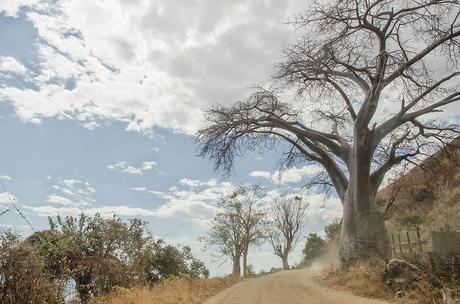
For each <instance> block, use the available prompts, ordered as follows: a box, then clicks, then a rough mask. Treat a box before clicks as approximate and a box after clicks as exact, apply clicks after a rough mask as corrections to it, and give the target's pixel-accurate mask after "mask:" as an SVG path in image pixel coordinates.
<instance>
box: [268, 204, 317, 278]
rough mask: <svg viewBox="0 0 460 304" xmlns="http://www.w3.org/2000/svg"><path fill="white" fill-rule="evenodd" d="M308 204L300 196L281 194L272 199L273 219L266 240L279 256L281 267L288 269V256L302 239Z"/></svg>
mask: <svg viewBox="0 0 460 304" xmlns="http://www.w3.org/2000/svg"><path fill="white" fill-rule="evenodd" d="M308 207H309V204H307V203H304V202H303V201H302V198H300V197H298V196H295V197H287V196H283V197H280V198H278V199H275V200H274V201H273V206H272V208H273V217H274V218H273V220H272V223H271V227H270V231H269V233H268V240H269V242H270V244H271V245H272V248H273V252H274V253H275V254H276V255H277V256H279V257H280V258H281V261H282V263H283V269H289V263H288V257H289V253H291V252H292V251H293V250H294V249H295V248H296V247H297V245H298V244H299V242H300V241H301V239H302V233H303V230H304V228H305V225H306V223H307V213H308Z"/></svg>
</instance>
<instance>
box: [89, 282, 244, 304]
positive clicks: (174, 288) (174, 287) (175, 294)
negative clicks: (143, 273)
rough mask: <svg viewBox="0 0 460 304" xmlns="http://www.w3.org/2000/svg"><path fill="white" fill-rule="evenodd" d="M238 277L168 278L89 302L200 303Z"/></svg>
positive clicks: (231, 283) (109, 303)
mask: <svg viewBox="0 0 460 304" xmlns="http://www.w3.org/2000/svg"><path fill="white" fill-rule="evenodd" d="M237 282H239V278H237V277H235V276H229V277H226V278H209V279H197V278H177V277H173V278H169V279H166V280H164V281H162V282H161V283H160V284H156V285H154V286H152V287H146V286H144V287H134V288H132V289H121V290H117V291H115V292H113V293H112V294H110V295H107V296H103V297H100V298H97V299H95V300H94V301H91V304H152V303H159V304H160V303H161V304H201V303H203V302H204V301H205V300H207V299H208V298H210V297H212V296H213V295H215V294H217V293H218V292H219V291H221V290H223V289H225V288H228V287H230V286H232V285H233V284H235V283H237Z"/></svg>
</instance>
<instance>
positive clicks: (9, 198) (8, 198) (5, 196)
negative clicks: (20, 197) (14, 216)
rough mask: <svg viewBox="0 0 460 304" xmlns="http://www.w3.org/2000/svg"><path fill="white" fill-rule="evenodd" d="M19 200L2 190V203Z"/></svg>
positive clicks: (0, 200)
mask: <svg viewBox="0 0 460 304" xmlns="http://www.w3.org/2000/svg"><path fill="white" fill-rule="evenodd" d="M12 202H13V203H15V202H17V198H16V196H14V195H13V194H11V193H9V192H0V205H9V204H11V203H12Z"/></svg>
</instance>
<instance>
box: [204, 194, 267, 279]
mask: <svg viewBox="0 0 460 304" xmlns="http://www.w3.org/2000/svg"><path fill="white" fill-rule="evenodd" d="M263 196H264V191H263V190H262V188H261V187H260V186H251V187H242V186H239V187H238V188H237V190H236V191H235V192H233V193H231V194H229V195H225V196H223V197H222V198H221V200H220V202H219V207H220V208H221V212H218V213H217V214H216V216H215V217H214V219H213V220H212V222H211V230H210V231H209V232H208V233H207V235H206V236H204V237H203V238H201V240H202V241H203V242H205V243H206V244H207V245H210V246H214V247H217V248H218V251H219V254H220V255H221V256H227V257H230V259H231V260H232V264H233V268H232V274H233V275H237V276H240V275H241V265H240V262H241V257H242V256H243V273H244V275H248V264H247V256H248V250H249V246H250V245H251V244H257V243H258V242H260V240H262V239H263V237H264V234H263V229H262V225H263V222H264V218H265V212H263V211H262V210H261V209H260V208H259V206H258V203H259V202H260V201H261V199H262V198H263Z"/></svg>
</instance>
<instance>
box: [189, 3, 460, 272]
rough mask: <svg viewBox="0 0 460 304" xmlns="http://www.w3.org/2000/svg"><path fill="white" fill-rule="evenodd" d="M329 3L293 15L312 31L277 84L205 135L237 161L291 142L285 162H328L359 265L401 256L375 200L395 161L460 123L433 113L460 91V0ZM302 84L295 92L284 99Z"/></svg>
mask: <svg viewBox="0 0 460 304" xmlns="http://www.w3.org/2000/svg"><path fill="white" fill-rule="evenodd" d="M323 3H324V2H323V1H320V2H315V3H314V4H313V5H312V7H311V9H310V10H309V11H308V12H307V13H306V14H305V15H302V16H298V17H296V18H295V19H294V21H292V23H293V24H294V25H295V26H296V27H297V28H298V29H304V30H305V35H304V36H303V37H302V38H301V39H299V40H298V41H297V42H295V43H294V44H293V45H292V46H291V47H289V48H287V49H286V50H285V59H284V60H283V61H282V62H281V63H280V64H278V66H277V71H276V73H275V76H274V82H273V83H274V86H272V88H273V87H274V88H275V89H271V88H269V89H267V88H261V89H257V90H256V92H255V93H253V94H252V95H251V96H250V97H249V98H248V99H247V100H245V101H241V102H237V103H236V104H235V105H233V106H230V107H221V106H218V107H215V108H213V109H212V110H210V111H209V112H208V113H207V119H208V121H209V123H210V124H209V126H207V127H206V128H204V129H202V130H200V131H199V132H198V134H197V140H198V142H199V144H200V146H201V155H202V156H207V157H209V158H210V159H211V160H212V161H213V162H214V163H215V166H216V168H220V169H224V170H226V171H230V169H231V168H232V165H233V161H234V159H235V157H238V156H240V155H242V154H243V153H244V152H246V151H248V150H256V149H257V150H262V149H272V148H274V147H275V146H277V145H278V146H280V145H279V143H280V142H284V143H287V144H288V145H289V148H287V150H286V153H285V154H284V155H283V158H282V162H281V164H282V167H284V168H286V167H289V166H292V165H295V164H296V163H300V162H311V163H316V164H320V165H321V166H322V167H323V168H324V170H325V173H327V176H328V180H323V184H324V185H330V186H332V187H333V188H334V189H335V191H336V192H337V195H338V197H339V198H340V200H341V201H342V205H343V221H342V229H341V249H340V259H341V261H342V265H343V266H345V267H347V266H349V265H351V264H353V263H355V262H358V261H363V260H376V261H382V260H386V259H387V258H388V257H389V254H390V250H389V249H390V247H389V241H388V236H387V233H386V228H385V223H384V219H383V218H382V214H381V210H380V209H379V208H378V206H377V204H376V200H375V197H376V193H377V191H378V190H379V187H380V185H381V183H382V181H383V179H384V177H385V175H386V174H387V172H388V171H389V170H391V169H393V168H395V166H397V165H398V164H403V163H405V162H411V163H416V162H417V161H418V160H420V159H422V158H423V157H424V156H425V155H427V154H428V153H431V152H432V150H433V149H434V148H435V145H437V144H443V145H444V144H445V143H448V142H449V141H450V140H451V139H452V138H453V136H454V134H455V133H458V131H459V128H458V125H456V124H453V125H452V124H449V123H446V122H441V121H440V120H438V121H437V120H433V115H432V114H433V113H435V112H441V110H442V108H443V107H444V106H447V105H449V104H452V103H454V102H457V101H459V100H460V92H459V90H458V83H459V82H458V78H459V76H460V72H459V69H458V67H459V65H458V58H460V38H459V36H460V3H459V1H458V0H372V1H371V0H341V1H338V0H337V1H333V2H329V3H327V4H323ZM441 70H443V71H441ZM290 92H295V93H296V94H293V95H294V97H292V98H289V102H282V101H280V100H279V99H280V98H288V97H287V96H291V95H289V94H288V93H290ZM430 117H431V119H430ZM281 147H284V146H281ZM323 177H324V175H323Z"/></svg>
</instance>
